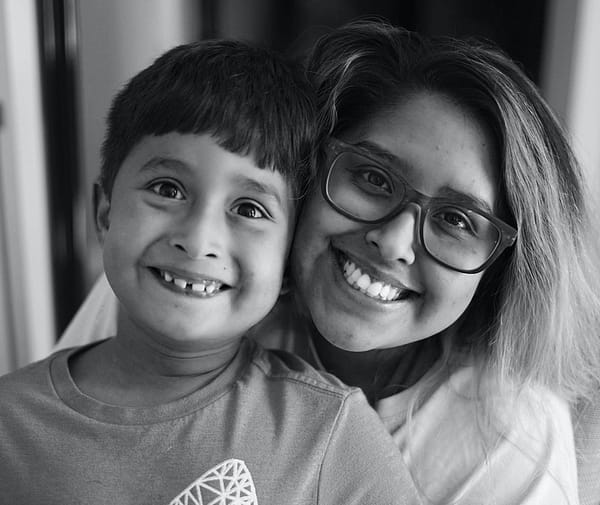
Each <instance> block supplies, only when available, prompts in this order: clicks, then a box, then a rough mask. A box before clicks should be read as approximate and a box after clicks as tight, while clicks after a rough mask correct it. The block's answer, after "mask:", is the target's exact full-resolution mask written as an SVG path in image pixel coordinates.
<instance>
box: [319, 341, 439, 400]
mask: <svg viewBox="0 0 600 505" xmlns="http://www.w3.org/2000/svg"><path fill="white" fill-rule="evenodd" d="M312 338H313V343H314V346H315V350H316V352H317V355H318V357H319V360H320V361H321V363H322V365H323V366H324V367H325V370H327V371H328V372H330V373H332V374H333V375H335V376H336V377H338V378H339V379H340V380H342V381H343V382H344V383H346V384H348V385H349V386H356V387H360V388H361V389H362V390H363V392H364V393H365V395H366V397H367V399H368V400H369V403H370V404H371V405H373V404H374V403H375V402H376V401H377V400H380V399H382V398H385V397H387V396H391V395H393V394H396V393H398V392H400V391H403V390H405V389H407V388H409V387H410V386H413V385H414V384H415V383H416V382H417V381H419V379H421V378H422V377H423V375H425V373H426V372H427V371H428V370H429V369H430V368H431V367H432V366H433V364H434V363H435V361H436V360H437V359H438V358H439V356H440V351H441V347H440V345H439V341H438V339H437V338H435V337H432V338H428V339H426V340H422V341H419V342H413V343H411V344H407V345H404V346H399V347H394V348H389V349H377V350H372V351H365V352H352V351H346V350H344V349H340V348H339V347H336V346H334V345H333V344H331V343H329V342H328V341H327V340H326V339H325V338H324V337H323V336H322V335H321V334H320V333H319V332H318V331H317V330H316V329H313V332H312Z"/></svg>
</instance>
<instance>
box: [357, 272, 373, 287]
mask: <svg viewBox="0 0 600 505" xmlns="http://www.w3.org/2000/svg"><path fill="white" fill-rule="evenodd" d="M356 285H357V286H358V287H359V288H360V289H367V288H368V287H369V286H370V285H371V278H370V277H369V276H368V275H367V274H362V275H361V276H360V277H359V278H358V280H357V281H356Z"/></svg>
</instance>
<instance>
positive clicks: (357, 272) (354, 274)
mask: <svg viewBox="0 0 600 505" xmlns="http://www.w3.org/2000/svg"><path fill="white" fill-rule="evenodd" d="M335 254H336V257H337V260H338V265H339V266H340V268H341V270H342V274H343V276H344V279H346V282H347V283H348V285H349V286H350V287H352V288H353V289H355V290H357V291H360V292H361V293H363V294H364V295H365V296H367V297H369V298H372V299H375V300H378V301H382V302H386V303H390V302H397V301H404V300H408V299H410V298H414V297H417V296H419V293H417V292H416V291H414V290H412V289H410V288H408V287H407V286H405V285H404V284H402V283H400V282H399V281H396V280H388V279H387V278H386V277H385V274H383V273H378V272H374V271H373V269H372V267H368V266H366V265H364V264H363V263H358V262H357V261H354V260H352V259H350V258H349V257H348V256H347V255H346V254H344V253H343V252H341V251H339V250H338V251H336V252H335Z"/></svg>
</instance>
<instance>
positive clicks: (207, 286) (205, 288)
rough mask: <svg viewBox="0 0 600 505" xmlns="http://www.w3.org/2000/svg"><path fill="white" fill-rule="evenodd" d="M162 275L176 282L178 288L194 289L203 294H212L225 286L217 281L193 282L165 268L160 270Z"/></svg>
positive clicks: (169, 280) (166, 279) (195, 291)
mask: <svg viewBox="0 0 600 505" xmlns="http://www.w3.org/2000/svg"><path fill="white" fill-rule="evenodd" d="M159 272H160V276H161V277H162V278H163V279H164V280H165V281H166V282H169V283H171V284H175V286H177V287H178V288H181V289H185V290H187V291H193V292H194V293H198V294H203V295H212V294H213V293H216V292H217V291H219V290H220V289H221V287H222V286H223V284H222V283H220V282H217V281H209V280H206V281H200V282H191V281H188V280H186V279H180V278H178V277H175V276H173V275H172V274H170V273H169V272H165V271H164V270H159Z"/></svg>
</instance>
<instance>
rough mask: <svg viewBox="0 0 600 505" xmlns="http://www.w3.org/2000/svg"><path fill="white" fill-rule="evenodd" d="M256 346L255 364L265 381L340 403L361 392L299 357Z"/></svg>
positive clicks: (256, 344) (282, 351)
mask: <svg viewBox="0 0 600 505" xmlns="http://www.w3.org/2000/svg"><path fill="white" fill-rule="evenodd" d="M254 345H255V346H256V347H255V350H254V353H253V357H252V364H253V365H254V366H255V367H257V368H258V369H259V370H260V371H261V373H262V375H263V376H264V379H265V380H268V381H283V382H287V383H290V384H293V385H294V386H295V387H298V388H306V389H310V390H313V391H315V392H316V393H321V394H323V395H328V396H334V397H338V398H340V399H341V400H343V399H344V398H346V397H348V396H349V395H352V394H354V393H359V392H360V389H359V388H356V387H350V386H347V385H346V384H344V383H343V382H342V381H341V380H340V379H338V378H337V377H335V376H334V375H332V374H330V373H327V372H324V371H321V370H317V369H316V368H314V367H313V366H312V365H310V364H309V363H307V362H306V361H305V360H304V359H303V358H301V357H299V356H297V355H296V354H293V353H291V352H288V351H284V350H279V349H277V350H276V349H265V348H264V347H262V346H261V345H260V344H258V343H255V344H254Z"/></svg>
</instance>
